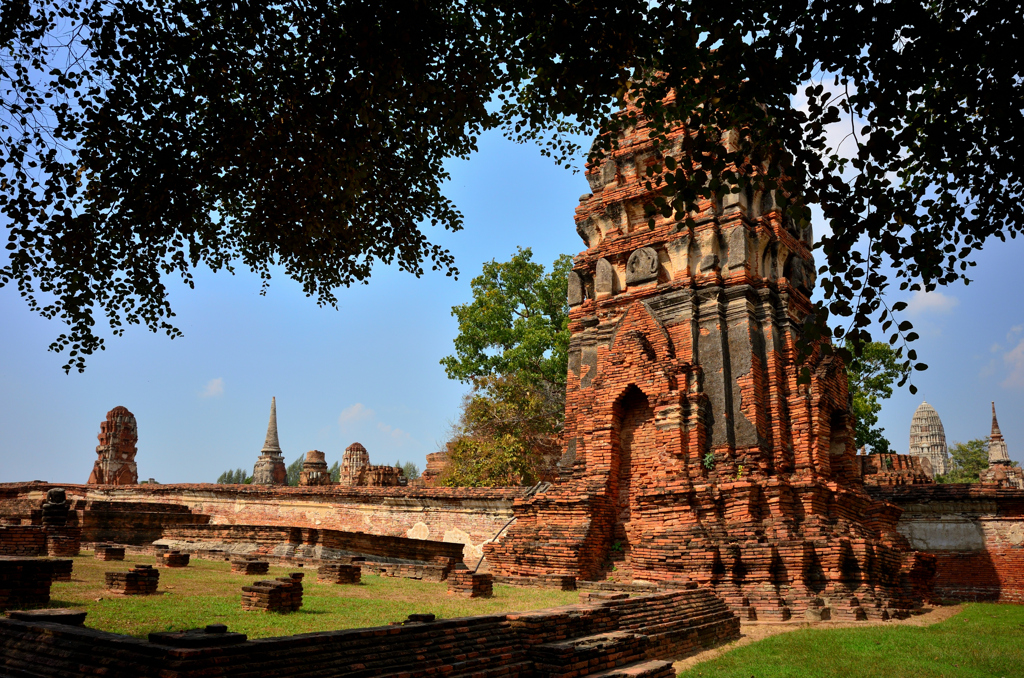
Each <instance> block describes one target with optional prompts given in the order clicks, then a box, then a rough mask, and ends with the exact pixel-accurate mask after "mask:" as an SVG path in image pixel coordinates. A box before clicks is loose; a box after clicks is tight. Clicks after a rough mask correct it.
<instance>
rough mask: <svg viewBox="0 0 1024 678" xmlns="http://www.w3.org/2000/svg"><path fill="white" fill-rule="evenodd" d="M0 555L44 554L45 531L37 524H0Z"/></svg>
mask: <svg viewBox="0 0 1024 678" xmlns="http://www.w3.org/2000/svg"><path fill="white" fill-rule="evenodd" d="M0 555H3V556H45V555H46V531H45V530H44V529H43V528H42V527H40V526H37V525H2V526H0Z"/></svg>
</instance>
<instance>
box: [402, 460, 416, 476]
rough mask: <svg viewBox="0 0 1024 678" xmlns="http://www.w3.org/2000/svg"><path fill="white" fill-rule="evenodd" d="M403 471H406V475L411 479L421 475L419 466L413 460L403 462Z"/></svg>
mask: <svg viewBox="0 0 1024 678" xmlns="http://www.w3.org/2000/svg"><path fill="white" fill-rule="evenodd" d="M402 472H403V473H405V477H406V478H407V479H409V480H416V479H417V478H419V477H420V469H419V467H418V466H416V464H414V463H413V462H411V461H407V462H405V463H404V464H402Z"/></svg>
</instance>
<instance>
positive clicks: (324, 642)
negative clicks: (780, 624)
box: [0, 589, 739, 678]
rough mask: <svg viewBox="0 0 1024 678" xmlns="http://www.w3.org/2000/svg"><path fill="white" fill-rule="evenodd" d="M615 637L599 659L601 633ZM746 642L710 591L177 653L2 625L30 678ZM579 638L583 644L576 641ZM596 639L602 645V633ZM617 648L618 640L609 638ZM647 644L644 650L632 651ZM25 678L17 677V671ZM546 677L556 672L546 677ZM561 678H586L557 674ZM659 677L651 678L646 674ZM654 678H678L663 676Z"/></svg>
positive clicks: (503, 660)
mask: <svg viewBox="0 0 1024 678" xmlns="http://www.w3.org/2000/svg"><path fill="white" fill-rule="evenodd" d="M609 632H620V633H622V634H623V635H622V637H620V638H619V640H620V641H621V642H620V643H619V644H620V645H622V646H623V647H617V646H613V647H609V648H608V651H607V652H606V653H605V656H594V655H595V651H594V649H595V645H597V644H595V643H594V642H586V641H587V638H590V639H591V640H593V639H594V637H595V635H596V634H606V633H609ZM738 635H739V620H738V619H737V618H736V617H735V616H733V615H732V614H731V613H730V612H729V611H728V609H727V608H726V606H725V605H724V604H723V603H722V601H720V600H718V599H716V598H715V597H714V596H713V595H712V594H711V593H710V592H709V591H707V590H706V589H698V590H687V591H674V592H669V593H661V594H654V595H648V596H640V597H637V598H633V599H629V600H622V601H609V602H604V603H598V604H595V605H576V606H570V607H564V608H554V609H550V610H537V611H533V612H527V613H512V614H496V615H485V616H479V617H466V618H462V619H444V620H438V621H433V622H426V623H411V624H406V625H403V626H387V627H378V628H369V629H351V630H345V631H331V632H326V633H307V634H302V635H298V636H290V637H283V638H266V639H262V640H254V641H246V642H241V643H238V644H233V645H222V646H214V647H202V648H198V647H191V648H187V647H171V646H168V645H163V644H158V643H151V642H146V641H143V640H138V639H135V638H129V637H126V636H119V635H115V634H112V633H105V632H102V631H95V630H92V629H88V628H82V627H72V626H60V625H57V624H42V623H29V622H19V621H15V620H11V619H0V673H5V674H6V673H14V674H18V672H19V671H25V672H26V673H28V675H33V676H44V677H48V676H54V677H56V676H64V675H72V674H73V675H82V674H92V673H100V672H101V668H102V673H103V674H104V675H106V676H110V677H111V678H117V677H120V676H133V677H141V676H146V677H148V676H161V678H185V677H188V676H200V675H201V676H204V677H214V676H236V675H259V676H265V677H267V678H284V677H287V676H301V675H309V673H310V672H312V671H316V672H318V673H322V674H324V675H332V676H339V677H344V676H399V675H400V676H403V677H404V678H420V677H423V678H425V677H426V676H432V677H446V676H451V677H457V676H466V677H467V678H468V677H469V676H502V677H503V678H505V677H507V678H514V677H516V676H522V677H523V678H526V677H527V676H535V675H538V664H542V663H543V664H545V665H547V666H550V665H551V664H557V665H559V666H561V667H569V668H571V667H576V670H578V667H579V666H580V665H581V660H586V662H585V663H582V665H583V666H585V665H586V663H591V662H593V663H595V664H596V663H606V664H607V665H611V666H618V665H621V664H622V663H624V662H626V661H637V660H640V661H642V660H644V659H654V658H662V657H666V656H674V655H677V654H682V653H686V652H690V651H693V650H695V649H699V648H700V647H702V646H707V645H712V644H715V643H717V642H720V641H722V640H727V639H730V638H735V637H737V636H738ZM573 639H576V640H578V641H582V642H579V643H578V644H574V643H573V642H572V641H573ZM599 640H601V641H607V640H608V638H607V637H601V638H600V639H599ZM613 640H614V639H613ZM630 648H633V649H634V650H635V649H636V648H640V650H641V651H639V652H637V651H633V652H632V654H630V652H629V651H627V650H629V649H630ZM18 675H22V674H18ZM546 675H551V674H550V673H548V674H546ZM554 675H566V676H568V675H585V673H578V672H558V673H555V674H554ZM650 675H655V674H650ZM656 675H671V673H670V672H662V673H659V674H656Z"/></svg>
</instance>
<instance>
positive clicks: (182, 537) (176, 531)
mask: <svg viewBox="0 0 1024 678" xmlns="http://www.w3.org/2000/svg"><path fill="white" fill-rule="evenodd" d="M158 544H167V545H168V546H170V547H171V548H174V549H178V550H181V551H192V550H195V549H209V548H213V547H216V548H220V549H223V550H224V551H226V552H228V553H231V554H233V555H239V554H249V555H257V554H258V555H266V556H273V557H279V558H280V557H299V558H312V559H324V560H330V559H334V558H340V557H343V556H363V557H365V558H368V559H372V560H376V561H380V562H391V563H425V562H435V561H437V560H452V561H455V562H461V560H462V553H463V547H462V545H461V544H454V543H449V542H441V541H428V540H425V539H407V538H404V537H386V536H381V535H373V534H366V533H360V532H342V531H339V530H323V529H310V528H301V527H277V526H273V525H194V526H188V527H182V526H178V527H172V528H168V529H166V530H164V537H163V538H162V539H161V540H160V541H159V542H158Z"/></svg>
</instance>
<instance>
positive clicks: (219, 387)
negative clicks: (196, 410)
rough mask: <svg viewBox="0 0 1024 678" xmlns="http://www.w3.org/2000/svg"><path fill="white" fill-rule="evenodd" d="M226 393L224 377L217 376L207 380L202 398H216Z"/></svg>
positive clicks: (200, 395) (201, 394) (201, 393)
mask: <svg viewBox="0 0 1024 678" xmlns="http://www.w3.org/2000/svg"><path fill="white" fill-rule="evenodd" d="M222 395H224V377H217V378H216V379H211V380H210V381H208V382H206V386H204V387H203V390H202V391H200V393H199V397H200V398H216V397H218V396H222Z"/></svg>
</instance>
